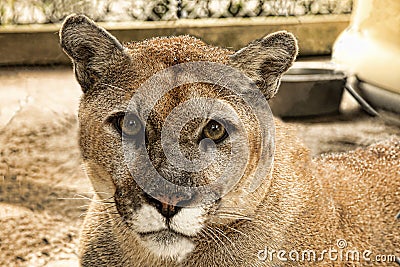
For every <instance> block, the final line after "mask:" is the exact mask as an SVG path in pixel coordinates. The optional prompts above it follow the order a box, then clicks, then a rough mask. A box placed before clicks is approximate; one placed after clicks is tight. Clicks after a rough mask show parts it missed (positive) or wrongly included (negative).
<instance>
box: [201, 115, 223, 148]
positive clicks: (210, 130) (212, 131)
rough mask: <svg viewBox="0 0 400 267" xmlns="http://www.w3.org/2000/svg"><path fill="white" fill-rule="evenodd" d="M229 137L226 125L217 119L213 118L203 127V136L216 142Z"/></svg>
mask: <svg viewBox="0 0 400 267" xmlns="http://www.w3.org/2000/svg"><path fill="white" fill-rule="evenodd" d="M227 137H228V133H227V131H226V129H225V127H224V126H223V125H222V124H221V123H219V122H217V121H215V120H211V121H210V122H209V123H208V124H207V125H206V127H204V129H203V138H209V139H211V140H213V141H214V142H216V143H219V142H222V141H223V140H225V139H226V138H227Z"/></svg>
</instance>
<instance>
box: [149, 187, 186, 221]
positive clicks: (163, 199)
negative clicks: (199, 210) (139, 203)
mask: <svg viewBox="0 0 400 267" xmlns="http://www.w3.org/2000/svg"><path fill="white" fill-rule="evenodd" d="M146 198H147V200H148V201H149V202H150V203H151V204H152V205H153V206H154V207H156V209H157V210H158V211H159V212H160V213H161V214H162V215H163V216H164V217H165V218H167V219H169V218H172V217H173V216H174V215H175V214H177V213H178V212H179V210H180V209H181V208H182V207H181V206H184V204H185V202H188V201H190V200H191V198H192V197H191V196H190V195H186V194H183V193H175V194H169V195H157V196H156V195H155V196H154V197H152V196H150V195H148V194H146Z"/></svg>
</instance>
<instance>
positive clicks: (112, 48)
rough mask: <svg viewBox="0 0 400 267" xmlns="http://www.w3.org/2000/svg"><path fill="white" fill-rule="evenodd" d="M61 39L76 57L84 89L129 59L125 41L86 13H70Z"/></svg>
mask: <svg viewBox="0 0 400 267" xmlns="http://www.w3.org/2000/svg"><path fill="white" fill-rule="evenodd" d="M60 43H61V47H62V48H63V50H64V52H65V53H66V54H67V55H68V56H69V57H70V58H71V59H72V62H73V64H74V71H75V76H76V79H77V80H78V82H79V83H80V85H81V87H82V90H83V92H84V93H86V92H87V91H89V90H90V89H91V88H93V86H94V85H95V84H96V82H97V81H98V80H99V79H100V78H101V77H104V76H105V75H106V74H109V73H112V72H118V71H116V70H115V67H116V66H118V64H121V62H125V63H126V62H129V60H130V57H129V55H128V54H127V53H126V52H125V50H124V47H123V46H122V44H121V43H120V42H119V41H118V40H117V39H116V38H115V37H114V36H112V35H111V34H110V33H109V32H107V31H106V30H105V29H103V28H101V27H99V26H97V25H96V24H95V23H94V22H93V21H92V20H90V19H89V18H87V17H86V16H84V15H75V14H74V15H70V16H69V17H67V18H66V19H65V21H64V24H63V25H62V27H61V30H60Z"/></svg>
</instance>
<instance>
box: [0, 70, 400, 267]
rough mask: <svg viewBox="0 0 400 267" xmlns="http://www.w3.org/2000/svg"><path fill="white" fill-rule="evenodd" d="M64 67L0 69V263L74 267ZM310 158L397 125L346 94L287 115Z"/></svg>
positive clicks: (87, 192) (72, 148)
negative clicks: (331, 104) (312, 111)
mask: <svg viewBox="0 0 400 267" xmlns="http://www.w3.org/2000/svg"><path fill="white" fill-rule="evenodd" d="M79 95H80V89H79V86H78V85H77V83H76V82H75V80H74V78H73V74H72V71H71V70H70V69H69V68H68V69H67V68H51V69H33V70H29V69H23V70H20V69H8V70H4V69H3V70H0V224H1V227H0V255H1V256H0V266H76V265H77V264H78V259H77V252H76V249H77V243H78V236H79V228H80V225H81V224H82V221H83V217H84V215H85V211H86V208H87V205H88V204H89V203H90V201H89V200H88V199H90V197H91V195H92V193H91V187H90V183H89V181H88V179H87V178H86V176H85V174H84V173H83V171H82V170H81V167H80V164H81V162H80V158H79V150H78V146H77V119H76V110H77V106H78V98H79ZM289 123H291V124H293V125H295V126H296V127H298V129H299V136H300V138H302V139H303V140H304V142H305V143H306V144H307V145H308V146H309V147H310V149H311V151H312V153H313V154H314V155H318V154H320V153H323V152H332V151H346V150H350V149H354V148H356V147H359V146H367V145H369V144H371V143H374V142H376V141H380V140H384V139H387V138H389V137H390V136H392V135H398V136H400V128H398V127H396V126H393V125H387V124H385V123H383V122H382V121H380V120H379V119H377V118H371V117H368V116H367V115H365V114H364V113H363V112H361V111H359V110H358V109H356V108H355V103H354V102H352V100H350V99H349V98H348V96H346V98H345V102H344V106H343V113H342V114H340V115H333V116H326V117H323V118H309V119H306V120H305V119H302V120H291V121H289Z"/></svg>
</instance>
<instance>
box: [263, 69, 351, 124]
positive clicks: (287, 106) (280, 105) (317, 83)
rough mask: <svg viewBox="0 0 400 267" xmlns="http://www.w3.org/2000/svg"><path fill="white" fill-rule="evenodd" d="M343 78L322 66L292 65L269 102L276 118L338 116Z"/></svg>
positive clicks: (344, 80) (335, 71)
mask: <svg viewBox="0 0 400 267" xmlns="http://www.w3.org/2000/svg"><path fill="white" fill-rule="evenodd" d="M345 84H346V75H345V74H344V73H343V72H340V71H337V70H335V69H334V67H333V66H332V65H331V64H326V63H323V62H299V63H296V64H295V65H294V66H293V67H292V68H290V69H289V71H288V72H287V73H286V74H285V75H284V76H283V77H282V80H281V85H280V87H279V91H278V93H277V94H276V95H275V97H274V98H272V99H271V100H270V101H269V105H270V107H271V110H272V113H273V114H274V115H275V116H278V117H300V116H316V115H326V114H333V113H337V112H339V106H340V102H341V99H342V94H343V89H344V86H345Z"/></svg>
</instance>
